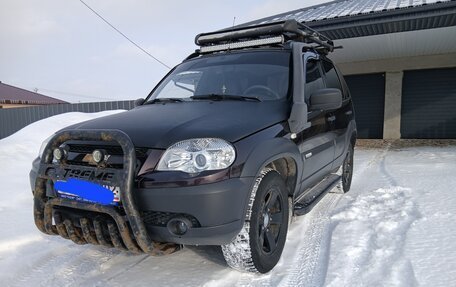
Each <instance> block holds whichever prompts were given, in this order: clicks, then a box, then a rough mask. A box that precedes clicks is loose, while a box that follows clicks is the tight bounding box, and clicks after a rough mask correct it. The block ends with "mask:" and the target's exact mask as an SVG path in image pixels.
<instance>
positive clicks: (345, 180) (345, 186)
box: [342, 143, 354, 193]
mask: <svg viewBox="0 0 456 287" xmlns="http://www.w3.org/2000/svg"><path fill="white" fill-rule="evenodd" d="M353 154H354V149H353V144H351V143H350V145H349V146H348V150H347V154H346V155H345V159H344V162H343V163H342V190H343V191H344V193H347V192H348V191H349V190H350V186H351V182H352V178H353Z"/></svg>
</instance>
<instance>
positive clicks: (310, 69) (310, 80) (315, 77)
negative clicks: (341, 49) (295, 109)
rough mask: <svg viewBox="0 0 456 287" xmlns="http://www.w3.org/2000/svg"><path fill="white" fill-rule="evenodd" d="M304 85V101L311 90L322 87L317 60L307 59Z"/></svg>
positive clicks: (310, 93) (307, 98) (308, 96)
mask: <svg viewBox="0 0 456 287" xmlns="http://www.w3.org/2000/svg"><path fill="white" fill-rule="evenodd" d="M305 68H306V76H305V77H306V84H305V85H306V86H305V88H304V95H305V98H306V102H307V103H308V102H309V98H310V96H311V95H312V93H313V92H315V91H317V90H319V89H323V88H324V83H323V78H322V76H321V70H320V64H319V61H318V60H309V61H307V63H306V67H305Z"/></svg>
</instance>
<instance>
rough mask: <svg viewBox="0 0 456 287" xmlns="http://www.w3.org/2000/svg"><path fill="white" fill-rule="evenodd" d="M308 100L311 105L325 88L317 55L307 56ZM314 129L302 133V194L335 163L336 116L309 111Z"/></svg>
mask: <svg viewBox="0 0 456 287" xmlns="http://www.w3.org/2000/svg"><path fill="white" fill-rule="evenodd" d="M303 62H304V63H305V64H304V69H305V81H304V83H305V89H304V96H305V98H306V102H307V104H308V106H309V107H310V105H309V99H310V95H311V94H312V93H313V92H315V91H317V90H319V89H323V88H325V83H324V80H323V73H322V69H321V65H320V60H319V57H318V56H317V55H315V57H309V56H308V55H307V54H304V61H303ZM307 116H308V121H309V122H310V124H311V125H310V127H309V128H307V129H305V130H304V131H302V132H301V133H299V134H298V135H297V136H298V138H299V141H300V143H299V150H300V153H301V156H302V159H303V162H304V168H303V174H302V181H303V182H302V188H301V192H303V191H305V190H306V188H307V187H309V186H311V185H313V184H314V183H315V182H317V181H319V180H321V179H322V178H323V177H324V176H325V175H326V174H328V173H329V172H330V171H331V167H332V162H333V160H334V150H335V134H334V133H333V132H332V131H331V121H332V117H333V115H332V114H331V113H328V112H325V111H309V112H308V115H307Z"/></svg>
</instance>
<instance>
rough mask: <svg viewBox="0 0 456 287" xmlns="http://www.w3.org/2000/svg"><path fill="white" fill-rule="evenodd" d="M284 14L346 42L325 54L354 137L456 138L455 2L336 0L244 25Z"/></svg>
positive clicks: (266, 20) (339, 42) (274, 18)
mask: <svg viewBox="0 0 456 287" xmlns="http://www.w3.org/2000/svg"><path fill="white" fill-rule="evenodd" d="M288 19H296V20H298V21H300V22H302V23H305V24H306V25H308V26H310V27H312V28H314V29H316V30H318V31H320V32H322V33H323V34H325V35H326V36H328V37H330V38H331V39H333V40H335V44H336V46H338V45H341V46H343V49H338V50H336V51H335V52H334V53H332V54H331V55H330V58H332V60H333V61H334V62H336V63H337V64H338V66H339V68H340V70H341V71H342V73H343V74H344V75H345V78H346V81H347V83H348V85H349V87H350V90H351V93H352V97H353V100H354V104H355V112H356V118H357V124H358V135H359V138H377V139H378V138H385V139H399V138H404V139H456V1H455V0H446V1H445V0H442V1H436V0H337V1H332V2H328V3H324V4H320V5H316V6H312V7H307V8H303V9H298V10H295V11H291V12H287V13H283V14H279V15H275V16H271V17H268V18H263V19H260V20H257V21H253V22H249V23H246V24H244V25H253V24H260V23H270V22H276V21H282V20H288ZM244 25H242V26H244Z"/></svg>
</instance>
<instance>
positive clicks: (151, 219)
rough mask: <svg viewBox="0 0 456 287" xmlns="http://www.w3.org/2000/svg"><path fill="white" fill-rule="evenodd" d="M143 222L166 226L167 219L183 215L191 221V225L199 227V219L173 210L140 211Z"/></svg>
mask: <svg viewBox="0 0 456 287" xmlns="http://www.w3.org/2000/svg"><path fill="white" fill-rule="evenodd" d="M141 215H142V217H143V220H144V223H145V224H147V225H153V226H160V227H166V225H167V224H168V221H170V220H171V219H173V218H175V217H184V218H186V219H188V220H190V222H191V223H192V227H200V226H201V225H200V223H199V221H198V220H197V219H196V218H195V217H194V216H191V215H190V214H185V213H174V212H160V211H143V212H141Z"/></svg>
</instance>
